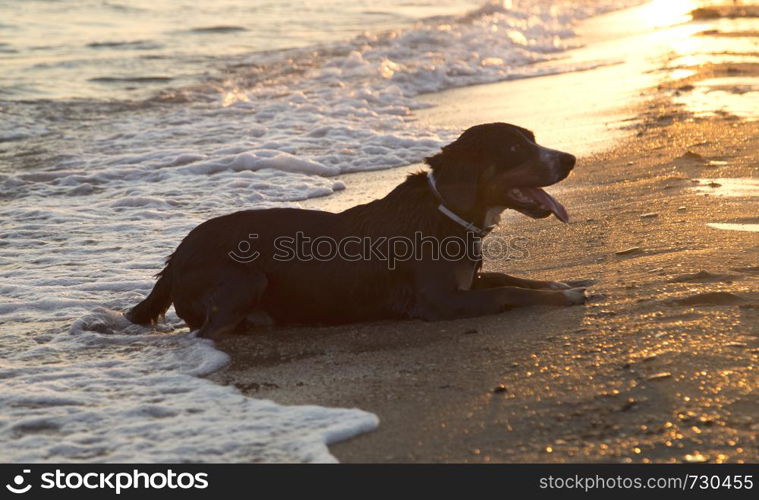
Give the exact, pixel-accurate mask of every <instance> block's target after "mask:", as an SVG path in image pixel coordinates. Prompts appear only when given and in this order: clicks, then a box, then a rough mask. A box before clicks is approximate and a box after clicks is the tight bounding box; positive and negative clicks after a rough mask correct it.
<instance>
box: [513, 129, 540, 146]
mask: <svg viewBox="0 0 759 500" xmlns="http://www.w3.org/2000/svg"><path fill="white" fill-rule="evenodd" d="M512 126H513V127H514V128H516V129H518V130H519V131H520V132H521V133H522V134H523V135H524V136H525V137H527V138H528V139H529V140H531V141H532V142H535V134H533V133H532V130H527V129H526V128H523V127H518V126H516V125H512Z"/></svg>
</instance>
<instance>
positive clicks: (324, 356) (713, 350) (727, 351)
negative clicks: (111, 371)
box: [209, 63, 759, 463]
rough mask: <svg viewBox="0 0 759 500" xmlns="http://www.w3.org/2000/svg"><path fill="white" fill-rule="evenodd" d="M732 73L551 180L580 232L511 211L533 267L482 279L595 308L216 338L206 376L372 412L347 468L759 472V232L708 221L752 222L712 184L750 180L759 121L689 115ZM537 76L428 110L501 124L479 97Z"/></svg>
mask: <svg viewBox="0 0 759 500" xmlns="http://www.w3.org/2000/svg"><path fill="white" fill-rule="evenodd" d="M592 71H595V70H591V73H588V72H586V73H585V74H584V75H583V76H586V77H587V76H588V75H592V74H593V73H592ZM595 74H597V73H595ZM736 75H740V76H743V77H746V78H756V77H757V76H758V75H759V64H752V63H744V64H734V63H721V64H712V65H706V66H703V67H701V68H698V69H697V70H696V71H695V72H693V73H691V74H690V75H688V76H686V77H685V78H679V79H669V80H667V79H663V81H662V83H661V84H660V86H659V88H658V89H655V90H654V91H652V93H653V95H651V96H648V97H647V98H646V99H643V100H641V102H640V103H639V104H637V103H634V102H632V103H631V102H630V101H627V102H625V103H623V104H625V105H628V106H631V108H630V109H631V110H632V111H634V114H635V120H633V121H631V122H629V123H628V122H626V124H627V126H629V127H631V130H630V132H631V134H630V137H628V138H627V139H624V140H622V141H619V142H617V143H615V144H614V145H613V146H612V147H611V148H609V149H606V150H604V151H602V152H594V153H592V154H589V155H586V156H585V157H584V158H583V160H582V162H581V164H580V165H578V168H577V169H576V171H575V173H574V175H573V176H572V177H570V178H569V179H568V180H567V181H565V182H564V183H562V184H561V185H560V186H558V187H559V189H558V191H559V193H560V195H559V199H560V200H561V201H562V203H564V204H565V205H566V206H567V207H568V208H569V210H570V214H571V216H572V220H573V222H572V223H571V224H570V225H568V226H563V225H561V224H559V223H558V222H556V221H555V220H553V219H547V220H546V221H531V220H528V219H527V218H525V217H519V216H516V215H515V216H509V217H507V218H506V219H505V221H504V222H503V223H502V224H501V226H499V228H497V229H496V231H497V232H498V233H499V234H519V235H520V236H527V238H528V241H529V250H530V255H529V256H528V257H527V258H525V259H524V260H520V261H512V262H503V261H495V262H493V261H490V262H486V264H485V268H486V269H487V270H491V271H502V272H508V273H513V274H515V275H518V276H528V277H531V278H536V279H557V280H561V279H585V278H592V279H594V280H595V284H594V285H593V286H592V287H591V288H590V291H591V294H592V297H591V300H590V303H589V304H588V305H587V306H584V307H572V308H547V307H535V308H526V309H520V310H513V311H510V312H508V313H504V314H500V315H495V316H487V317H480V318H472V319H466V320H455V321H445V322H439V323H423V322H419V321H407V322H382V323H370V324H357V325H346V326H340V327H325V328H306V327H304V328H275V329H268V330H266V329H264V330H258V331H254V332H250V333H249V334H248V335H243V336H229V337H225V338H223V339H221V340H220V341H219V342H218V343H217V347H218V348H219V349H221V350H223V351H225V352H227V353H228V354H229V355H230V357H231V360H232V361H231V363H230V365H229V366H228V367H226V368H225V369H224V370H222V371H220V372H217V373H215V374H213V375H211V376H210V377H209V378H210V379H211V380H213V381H215V382H217V383H222V384H231V385H235V386H236V387H237V388H238V389H240V390H241V392H242V393H243V394H246V395H249V396H252V397H256V398H265V399H273V400H274V401H276V402H277V403H280V404H317V405H321V406H335V407H358V408H361V409H363V410H367V411H371V412H373V413H375V414H377V415H378V416H379V418H380V426H379V428H378V429H377V430H376V431H374V432H371V433H368V434H363V435H360V436H358V437H356V438H353V439H350V440H348V441H345V442H341V443H337V444H334V445H331V446H330V451H331V452H332V454H333V455H334V456H335V457H337V458H338V459H339V460H340V461H343V462H411V461H414V462H419V461H421V462H478V463H482V462H566V461H570V462H572V461H574V462H576V461H581V462H608V461H612V462H704V461H709V462H756V461H759V451H758V450H759V448H758V447H757V442H756V439H757V438H756V435H757V433H756V430H757V429H758V428H759V417H758V416H757V415H756V410H755V409H756V408H757V407H759V398H758V397H757V394H756V391H755V390H754V389H753V387H754V385H755V381H756V372H755V370H756V368H755V367H756V365H757V360H758V358H759V293H757V291H756V290H757V282H758V280H759V266H757V264H758V263H757V262H756V257H755V256H756V252H757V244H756V235H755V233H754V232H751V231H734V230H723V229H716V228H714V227H710V226H708V224H709V223H728V224H731V223H732V224H744V225H745V224H747V225H756V224H759V218H757V217H756V214H755V210H753V209H752V203H751V200H752V198H751V197H752V196H754V197H755V196H756V193H755V191H751V189H748V191H745V190H744V191H743V192H740V193H739V194H738V195H737V196H736V195H735V193H734V192H731V191H730V189H729V187H730V183H729V182H724V181H722V182H720V181H719V180H720V179H730V178H732V179H745V178H754V179H755V178H756V177H757V175H758V172H757V167H756V165H757V163H758V160H759V122H757V121H749V120H741V119H737V118H736V117H735V116H731V115H730V114H728V113H716V114H713V115H705V116H699V114H700V113H701V111H699V110H698V109H687V106H684V105H682V104H681V102H682V99H687V96H688V93H689V92H696V91H698V89H699V85H700V82H703V81H706V80H707V79H714V78H723V77H729V76H736ZM542 78H543V79H545V80H544V82H545V84H546V85H551V83H550V82H549V81H548V79H550V78H561V75H558V76H555V77H550V76H548V77H542ZM535 80H536V79H529V80H524V81H512V82H504V83H498V84H491V85H487V86H480V87H467V88H465V89H459V90H456V91H450V92H449V93H447V94H446V95H447V97H446V96H438V97H439V98H440V99H441V101H440V107H438V109H437V110H436V111H435V112H434V113H437V114H438V115H439V117H440V120H441V121H442V120H445V119H446V117H447V119H449V120H450V121H451V122H455V121H456V120H459V119H461V117H462V116H463V117H465V118H464V119H473V120H482V117H483V116H485V115H486V114H487V113H488V112H490V113H495V114H498V113H503V111H502V109H501V111H499V110H498V108H497V106H494V107H493V108H492V109H486V108H487V107H486V106H480V107H479V108H478V107H477V103H478V102H480V103H481V102H483V101H482V100H483V99H485V102H487V100H488V99H491V96H493V95H496V94H498V93H499V92H500V93H506V92H507V89H509V88H513V86H514V85H520V84H521V85H528V83H525V82H531V81H532V82H534V81H535ZM554 81H556V80H554ZM451 95H455V96H456V97H455V98H451ZM478 99H479V101H478ZM470 104H471V105H472V108H473V109H474V111H476V112H473V113H471V114H470V113H465V112H463V111H462V110H465V109H466V106H467V105H470ZM445 105H449V107H448V108H447V109H442V106H445ZM456 106H458V107H456ZM428 119H429V117H428ZM536 133H537V136H538V140H539V142H543V141H542V140H541V133H540V130H536ZM547 145H549V146H551V144H547ZM418 168H419V165H412V166H409V167H404V168H401V169H394V170H392V171H384V172H372V173H367V174H354V175H353V176H350V180H349V179H346V184H348V186H349V189H347V190H346V191H344V192H343V193H341V194H340V195H337V196H333V197H330V198H334V199H332V200H331V199H325V200H315V201H313V202H308V203H303V205H311V206H312V207H315V206H317V205H316V203H318V202H319V201H321V204H320V205H319V206H320V207H322V208H324V207H325V206H326V208H327V209H334V210H339V209H340V207H341V206H342V207H343V208H344V207H345V206H350V205H353V204H355V203H357V202H358V199H359V198H360V197H361V196H362V193H363V190H364V189H367V190H370V191H371V192H372V193H373V194H374V193H376V194H378V195H381V194H383V193H382V192H381V191H382V190H383V189H384V188H385V187H388V186H394V185H395V184H397V182H396V181H398V179H402V177H404V176H405V173H406V171H408V170H415V169H418ZM714 179H717V180H714ZM747 193H748V194H747ZM363 196H364V201H365V195H363ZM753 200H754V203H753V205H754V206H755V198H753Z"/></svg>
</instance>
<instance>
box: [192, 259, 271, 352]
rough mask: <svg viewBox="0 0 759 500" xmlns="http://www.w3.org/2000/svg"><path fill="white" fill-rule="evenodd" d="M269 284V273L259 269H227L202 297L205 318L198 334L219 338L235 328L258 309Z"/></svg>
mask: <svg viewBox="0 0 759 500" xmlns="http://www.w3.org/2000/svg"><path fill="white" fill-rule="evenodd" d="M266 284H267V280H266V276H264V274H263V273H261V272H260V271H252V270H249V269H246V268H244V267H242V266H234V267H232V268H230V269H227V270H225V272H224V273H223V274H221V275H220V276H219V282H218V284H217V285H216V286H215V287H214V288H213V289H211V290H209V291H208V293H207V294H206V296H205V297H204V299H203V303H204V305H205V307H206V320H205V322H204V323H203V326H202V327H201V328H200V331H199V332H198V336H199V337H203V338H216V337H218V336H220V335H222V334H224V333H229V332H231V331H233V330H234V329H235V328H236V327H237V325H239V324H240V323H242V322H243V321H244V320H245V317H246V316H247V315H248V313H250V312H251V310H253V309H255V308H256V306H257V305H258V302H259V300H260V298H261V295H262V294H263V292H264V290H265V289H266Z"/></svg>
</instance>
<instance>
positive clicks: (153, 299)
mask: <svg viewBox="0 0 759 500" xmlns="http://www.w3.org/2000/svg"><path fill="white" fill-rule="evenodd" d="M156 277H157V278H158V281H156V284H155V286H154V287H153V290H152V291H151V292H150V295H148V296H147V297H146V298H145V300H143V301H142V302H140V303H139V304H137V305H136V306H134V307H133V308H131V309H130V310H128V311H127V312H125V313H124V316H125V317H126V319H128V320H129V321H131V322H132V323H136V324H138V325H149V324H151V323H155V321H156V320H157V319H158V317H159V316H162V315H163V314H165V313H166V310H167V309H168V308H169V306H170V305H171V302H172V299H171V283H172V281H173V280H172V276H171V257H169V259H168V261H167V263H166V267H164V268H163V271H161V272H160V273H158V274H156Z"/></svg>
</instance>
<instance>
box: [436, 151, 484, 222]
mask: <svg viewBox="0 0 759 500" xmlns="http://www.w3.org/2000/svg"><path fill="white" fill-rule="evenodd" d="M443 155H445V153H444V152H443V153H440V154H437V155H435V156H433V157H432V158H428V159H427V162H428V163H429V164H430V166H432V167H433V170H434V171H435V179H436V181H437V188H438V191H440V195H441V196H442V197H443V200H444V201H445V203H446V205H449V207H450V208H451V209H453V210H455V211H456V212H459V213H467V212H468V211H470V210H471V209H472V208H474V205H475V203H476V202H477V179H478V177H479V176H478V175H477V171H476V169H474V168H471V167H468V166H467V165H464V164H463V162H458V161H455V159H454V161H450V160H448V159H446V160H443V159H442V158H441V156H443Z"/></svg>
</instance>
